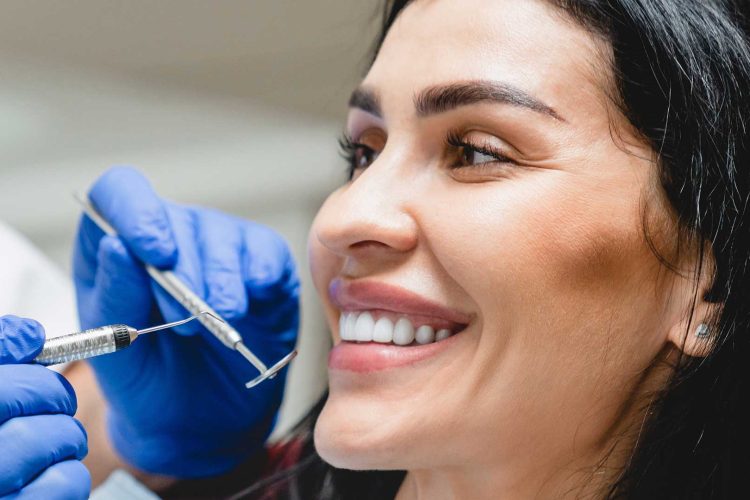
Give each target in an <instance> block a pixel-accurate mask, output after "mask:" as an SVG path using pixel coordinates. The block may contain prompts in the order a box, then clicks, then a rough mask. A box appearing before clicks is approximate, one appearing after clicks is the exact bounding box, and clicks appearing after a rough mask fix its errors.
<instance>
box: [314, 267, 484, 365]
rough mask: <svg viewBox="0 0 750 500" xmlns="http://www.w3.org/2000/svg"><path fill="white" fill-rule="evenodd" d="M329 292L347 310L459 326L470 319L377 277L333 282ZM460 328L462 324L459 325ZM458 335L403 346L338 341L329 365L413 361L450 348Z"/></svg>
mask: <svg viewBox="0 0 750 500" xmlns="http://www.w3.org/2000/svg"><path fill="white" fill-rule="evenodd" d="M328 291H329V295H330V297H331V300H332V301H333V303H334V304H335V305H336V306H337V307H338V308H339V309H341V310H344V311H359V310H384V311H390V312H395V313H400V314H404V315H411V316H417V317H430V318H436V319H438V320H440V321H443V322H449V323H453V324H456V325H460V327H465V326H466V325H468V323H469V322H470V321H471V318H470V317H469V315H467V314H464V313H461V312H459V311H456V310H453V309H449V308H447V307H444V306H441V305H440V304H437V303H435V302H433V301H431V300H429V299H426V298H424V297H421V296H419V295H417V294H415V293H414V292H410V291H408V290H406V289H404V288H401V287H397V286H393V285H388V284H386V283H379V282H374V281H344V280H342V279H336V280H333V281H332V282H331V286H330V287H329V290H328ZM459 329H461V328H459ZM458 336H459V335H453V336H451V337H450V338H448V339H445V340H442V341H440V342H434V343H431V344H426V345H412V346H407V347H401V346H396V345H391V344H379V343H376V342H366V343H358V342H339V343H338V344H337V345H336V346H335V347H334V348H333V349H332V350H331V353H330V355H329V356H328V367H329V368H330V369H338V370H345V371H350V372H357V373H367V372H375V371H381V370H386V369H389V368H396V367H400V366H407V365H413V364H415V363H417V362H419V361H422V360H424V359H427V358H431V357H433V356H436V355H437V354H439V353H440V352H442V351H443V350H445V349H450V348H451V346H452V345H453V344H454V343H455V342H456V340H457V337H458Z"/></svg>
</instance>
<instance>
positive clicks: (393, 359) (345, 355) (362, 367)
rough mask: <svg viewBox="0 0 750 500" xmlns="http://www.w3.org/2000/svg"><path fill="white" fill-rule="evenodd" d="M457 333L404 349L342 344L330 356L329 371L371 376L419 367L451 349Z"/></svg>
mask: <svg viewBox="0 0 750 500" xmlns="http://www.w3.org/2000/svg"><path fill="white" fill-rule="evenodd" d="M459 335H460V334H455V335H452V336H450V337H448V338H447V339H445V340H441V341H440V342H433V343H431V344H425V345H414V346H408V347H401V346H397V345H393V344H379V343H377V342H364V343H357V342H339V343H338V344H336V345H335V346H334V347H333V349H331V352H330V354H329V355H328V368H330V369H332V370H344V371H350V372H357V373H369V372H377V371H382V370H388V369H391V368H399V367H404V366H410V365H414V364H417V363H419V362H421V361H424V360H425V359H429V358H431V357H433V356H437V355H438V354H439V353H441V352H442V351H444V350H445V349H450V347H451V345H452V344H454V343H455V342H456V337H458V336H459Z"/></svg>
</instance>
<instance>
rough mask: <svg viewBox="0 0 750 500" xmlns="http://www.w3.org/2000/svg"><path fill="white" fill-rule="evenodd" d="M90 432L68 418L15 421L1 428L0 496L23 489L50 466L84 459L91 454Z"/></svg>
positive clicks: (24, 418)
mask: <svg viewBox="0 0 750 500" xmlns="http://www.w3.org/2000/svg"><path fill="white" fill-rule="evenodd" d="M86 439H87V437H86V431H84V430H83V426H82V425H81V424H80V423H79V422H78V421H77V420H75V419H74V418H73V417H69V416H67V415H34V416H31V417H18V418H12V419H10V420H8V421H7V422H5V423H3V424H2V425H0V443H3V456H2V458H0V495H3V494H7V493H10V492H12V491H16V490H20V489H21V488H22V487H23V486H25V485H26V484H28V483H29V482H31V480H32V479H33V478H34V477H36V476H37V475H39V474H40V473H41V472H42V471H44V469H46V468H47V467H49V466H51V465H53V464H56V463H58V462H62V461H64V460H70V459H75V460H82V459H83V458H84V457H85V456H86V454H87V453H88V446H87V443H86Z"/></svg>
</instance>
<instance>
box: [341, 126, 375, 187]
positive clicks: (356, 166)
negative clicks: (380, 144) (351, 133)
mask: <svg viewBox="0 0 750 500" xmlns="http://www.w3.org/2000/svg"><path fill="white" fill-rule="evenodd" d="M339 146H340V147H341V155H342V156H343V157H344V159H345V160H346V163H347V170H348V171H349V179H352V178H353V177H354V173H355V172H356V171H357V170H363V169H365V168H367V167H369V166H370V165H372V163H373V162H374V161H375V160H376V159H377V158H378V155H379V154H380V152H379V151H376V150H375V149H373V148H371V147H370V146H367V145H365V144H362V143H360V142H354V141H353V140H352V139H350V138H349V137H347V136H344V137H343V138H342V139H341V140H340V141H339Z"/></svg>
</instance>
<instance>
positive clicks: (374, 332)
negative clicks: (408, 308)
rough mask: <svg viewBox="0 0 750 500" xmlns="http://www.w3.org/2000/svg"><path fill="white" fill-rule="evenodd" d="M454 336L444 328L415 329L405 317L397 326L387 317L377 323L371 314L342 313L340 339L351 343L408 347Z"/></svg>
mask: <svg viewBox="0 0 750 500" xmlns="http://www.w3.org/2000/svg"><path fill="white" fill-rule="evenodd" d="M451 335H452V333H451V331H450V330H448V329H446V328H443V329H441V330H438V331H437V332H435V329H434V328H433V327H431V326H430V325H422V326H420V327H419V328H416V329H415V328H414V325H413V324H412V322H411V321H410V320H409V319H408V318H405V317H402V318H399V319H398V320H397V321H396V324H395V325H394V324H393V320H391V319H390V318H387V317H385V316H383V317H381V318H379V319H378V320H377V321H375V318H374V317H373V314H372V313H370V312H349V313H342V314H341V317H340V318H339V337H341V340H346V341H349V342H379V343H381V344H390V343H393V344H396V345H400V346H406V345H409V344H411V343H413V342H414V341H415V340H416V341H417V344H422V345H423V344H430V343H432V342H439V341H441V340H445V339H447V338H448V337H450V336H451Z"/></svg>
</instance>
